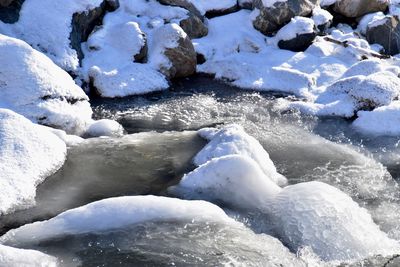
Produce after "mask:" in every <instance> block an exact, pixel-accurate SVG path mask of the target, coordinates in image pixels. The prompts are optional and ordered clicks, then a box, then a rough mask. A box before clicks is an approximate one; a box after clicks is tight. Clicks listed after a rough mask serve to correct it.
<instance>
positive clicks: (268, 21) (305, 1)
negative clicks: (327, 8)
mask: <svg viewBox="0 0 400 267" xmlns="http://www.w3.org/2000/svg"><path fill="white" fill-rule="evenodd" d="M318 3H319V0H300V1H298V0H296V1H295V0H287V1H285V2H275V3H274V4H273V5H272V6H265V5H264V3H263V1H262V0H254V2H253V7H254V8H257V9H258V10H259V11H260V13H259V15H258V16H257V17H256V18H255V20H254V21H253V26H254V27H255V28H256V29H257V30H259V31H260V32H262V33H263V34H265V35H271V34H273V33H274V32H276V31H277V30H279V29H280V28H281V27H282V26H283V25H285V24H286V23H288V22H289V21H290V19H291V18H293V17H295V16H308V15H310V14H311V12H312V10H313V9H314V7H316V5H317V4H318Z"/></svg>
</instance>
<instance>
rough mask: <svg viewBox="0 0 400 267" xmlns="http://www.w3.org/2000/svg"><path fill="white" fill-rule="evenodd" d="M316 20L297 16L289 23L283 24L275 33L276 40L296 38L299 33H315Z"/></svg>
mask: <svg viewBox="0 0 400 267" xmlns="http://www.w3.org/2000/svg"><path fill="white" fill-rule="evenodd" d="M314 28H315V25H314V21H313V20H312V19H310V18H305V17H299V16H296V17H294V18H292V19H291V20H290V22H289V23H288V24H286V25H285V26H283V27H282V28H281V29H280V30H279V31H278V32H277V34H276V35H275V38H274V39H275V42H276V43H278V42H279V41H281V40H284V41H287V40H292V39H295V38H296V37H297V36H298V35H301V34H307V33H313V32H314V31H315V29H314Z"/></svg>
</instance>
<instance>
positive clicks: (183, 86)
mask: <svg viewBox="0 0 400 267" xmlns="http://www.w3.org/2000/svg"><path fill="white" fill-rule="evenodd" d="M277 97H282V95H278V94H274V93H258V92H252V91H243V90H239V89H237V88H233V87H229V86H227V85H224V84H222V83H220V82H217V81H213V80H212V79H210V78H208V77H202V76H198V77H193V78H190V79H185V80H180V81H177V82H175V84H174V85H173V87H172V89H171V90H170V91H168V92H163V93H156V94H151V95H147V96H137V97H127V98H122V99H95V100H93V101H92V106H93V108H94V110H95V116H96V118H112V119H115V120H117V121H119V122H120V123H121V124H122V125H123V126H124V128H125V130H126V131H127V135H125V136H124V137H122V138H93V139H87V140H85V141H84V142H83V143H82V144H79V145H77V146H74V147H71V148H69V153H68V159H67V161H66V163H65V165H64V166H63V168H62V169H61V170H60V171H58V172H57V173H56V174H55V175H53V176H51V177H49V178H48V179H47V180H46V181H45V182H44V183H43V184H41V185H40V186H39V187H38V191H37V198H36V205H35V206H34V207H32V208H30V209H28V210H24V211H19V212H16V213H13V214H10V215H7V216H3V217H2V218H0V231H1V232H2V233H5V232H6V231H7V230H10V229H13V228H16V227H19V226H21V225H24V224H26V223H31V222H35V221H38V220H45V219H50V218H52V217H54V216H55V215H57V214H59V213H61V212H63V211H66V210H68V209H71V208H75V207H79V206H82V205H85V204H88V203H91V202H93V201H96V200H101V199H105V198H109V197H115V196H128V195H149V194H151V195H162V196H165V195H168V193H167V192H166V189H167V188H168V187H169V186H171V185H174V184H176V183H178V182H179V180H180V178H181V177H182V176H183V174H185V173H187V172H189V171H191V170H193V169H194V168H195V166H194V165H193V164H192V158H193V157H194V156H195V155H196V153H197V152H198V151H200V150H201V149H202V148H203V147H204V145H205V144H206V141H205V140H203V139H202V138H200V137H199V136H197V134H196V132H195V131H196V130H198V129H201V128H203V127H215V126H219V125H223V124H229V123H237V124H240V125H242V126H243V127H244V129H245V130H246V132H247V133H249V134H250V135H252V136H254V137H255V138H256V139H257V140H259V141H260V143H261V144H262V145H263V147H264V148H265V149H266V151H268V153H269V154H270V156H271V159H272V161H273V162H274V164H275V165H276V167H277V169H278V171H279V172H280V173H281V174H283V175H285V176H286V177H287V178H288V181H289V184H296V183H299V182H305V181H314V180H317V181H322V182H325V183H328V184H330V185H333V186H335V187H337V188H339V189H341V190H342V191H344V192H346V193H347V194H348V195H350V196H351V197H352V198H353V200H355V201H356V202H358V203H359V204H360V205H361V206H362V207H365V208H366V209H367V210H368V211H369V212H370V213H371V215H372V217H373V219H374V221H375V222H376V223H377V224H378V225H379V226H380V228H381V229H382V230H383V231H385V232H386V233H388V235H389V236H390V237H391V238H393V239H396V240H400V223H399V222H400V189H399V185H398V181H400V164H399V162H400V150H399V149H400V148H399V143H400V139H398V138H389V137H380V138H370V137H366V136H362V135H360V134H358V133H356V132H355V131H354V130H353V129H352V128H351V124H350V121H347V120H343V119H337V118H323V119H321V118H316V117H310V116H303V115H301V114H298V113H288V112H285V113H282V112H280V111H279V109H278V108H277V105H276V104H277V100H276V99H277ZM222 208H224V209H225V211H226V212H227V213H228V214H230V215H231V216H232V217H234V218H236V219H237V220H239V221H241V222H243V223H244V224H245V225H246V226H247V227H244V226H243V227H241V226H240V227H239V226H238V227H230V226H226V225H224V224H206V225H202V224H201V223H199V222H182V221H179V222H169V221H164V222H158V223H143V224H138V225H132V226H129V227H125V228H123V229H119V230H113V231H103V232H98V233H91V234H78V235H65V236H63V237H58V238H56V239H52V240H47V241H46V242H38V243H34V244H30V245H21V247H24V248H33V249H37V250H40V251H42V252H45V253H48V254H50V255H54V256H57V257H58V258H60V259H62V261H63V264H64V265H65V266H116V265H118V266H165V265H176V266H204V265H208V266H219V265H225V266H237V265H240V266H282V265H283V266H303V265H305V264H306V263H308V264H310V265H311V263H313V262H314V260H315V259H314V255H312V253H311V252H310V253H308V252H307V251H306V250H305V251H300V252H299V251H291V252H290V251H289V250H288V249H286V248H285V247H283V246H282V245H281V243H280V242H278V241H277V239H275V238H273V237H271V236H269V235H267V234H268V233H267V234H265V233H264V234H261V233H260V230H259V229H261V228H263V227H262V225H263V224H265V223H266V222H265V221H262V219H260V217H259V216H257V215H256V214H251V213H250V214H246V215H243V214H242V215H240V216H239V215H237V214H235V213H234V212H230V211H229V209H228V207H222ZM296 253H297V256H296ZM315 261H316V262H317V263H316V264H317V265H320V264H322V263H321V262H318V260H315ZM383 262H384V261H383ZM356 266H357V265H356ZM360 266H361V265H360ZM389 266H390V265H389ZM393 266H395V265H393Z"/></svg>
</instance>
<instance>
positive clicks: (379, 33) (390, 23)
mask: <svg viewBox="0 0 400 267" xmlns="http://www.w3.org/2000/svg"><path fill="white" fill-rule="evenodd" d="M399 22H400V20H399V18H398V17H397V16H383V17H378V18H376V19H375V20H373V21H371V22H370V23H368V26H367V30H366V37H367V40H368V42H369V43H371V44H380V45H381V46H383V48H384V49H385V53H386V54H388V55H395V54H398V53H400V45H399V41H400V37H399V36H400V33H399V31H400V29H399Z"/></svg>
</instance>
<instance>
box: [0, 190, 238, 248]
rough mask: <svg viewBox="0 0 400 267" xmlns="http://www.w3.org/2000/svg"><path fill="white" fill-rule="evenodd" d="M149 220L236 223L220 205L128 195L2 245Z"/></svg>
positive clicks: (12, 236)
mask: <svg viewBox="0 0 400 267" xmlns="http://www.w3.org/2000/svg"><path fill="white" fill-rule="evenodd" d="M147 221H202V222H222V223H228V224H229V223H235V221H234V220H233V219H231V218H229V217H228V216H227V215H226V214H225V212H224V211H223V210H222V209H220V208H219V207H218V206H215V205H213V204H211V203H209V202H205V201H187V200H180V199H174V198H167V197H157V196H151V195H147V196H129V197H128V196H127V197H117V198H109V199H104V200H100V201H97V202H93V203H90V204H88V205H86V206H82V207H79V208H76V209H72V210H68V211H66V212H64V213H61V214H60V215H58V216H56V217H54V218H52V219H50V220H48V221H42V222H35V223H32V224H27V225H24V226H22V227H20V228H17V229H14V230H11V231H9V232H7V233H6V234H5V235H3V236H2V237H1V238H0V242H1V243H2V244H18V243H25V244H29V243H35V242H40V241H44V240H46V239H49V238H56V237H58V236H63V235H69V234H82V233H90V232H96V231H105V230H112V229H118V228H121V227H125V226H130V225H133V224H137V223H144V222H147Z"/></svg>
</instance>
